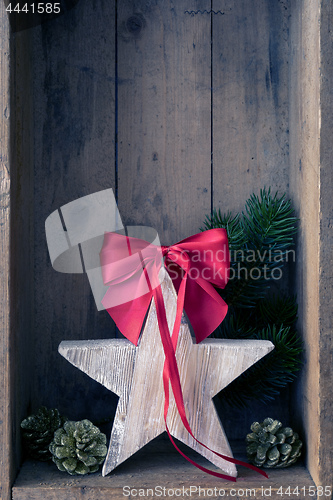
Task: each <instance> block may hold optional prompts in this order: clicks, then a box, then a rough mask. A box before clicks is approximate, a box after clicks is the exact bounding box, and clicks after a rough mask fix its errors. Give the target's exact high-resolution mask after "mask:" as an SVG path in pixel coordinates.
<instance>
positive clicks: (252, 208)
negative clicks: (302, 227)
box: [204, 188, 297, 308]
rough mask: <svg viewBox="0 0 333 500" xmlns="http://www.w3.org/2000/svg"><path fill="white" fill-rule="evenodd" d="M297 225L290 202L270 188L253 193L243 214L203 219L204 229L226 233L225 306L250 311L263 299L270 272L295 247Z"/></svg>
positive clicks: (218, 215)
mask: <svg viewBox="0 0 333 500" xmlns="http://www.w3.org/2000/svg"><path fill="white" fill-rule="evenodd" d="M296 223H297V218H296V217H295V216H294V210H293V207H292V205H291V201H290V200H288V199H287V198H286V195H285V194H284V195H282V196H280V197H279V196H278V193H275V195H274V196H272V194H271V190H270V188H269V189H268V190H266V189H262V190H261V191H260V196H256V195H254V194H253V195H252V196H251V197H250V198H249V199H248V200H247V202H246V204H245V212H242V214H238V215H236V216H235V217H232V215H231V214H230V213H228V214H227V215H222V214H221V211H220V210H218V211H217V210H214V211H213V213H212V215H211V216H206V219H205V221H204V229H212V228H218V227H223V228H225V229H226V231H227V234H228V239H229V251H230V268H231V270H230V280H229V282H228V284H227V286H226V287H225V289H224V290H223V291H222V296H223V298H224V299H225V301H226V302H227V304H229V305H234V306H235V307H237V308H252V307H255V306H256V303H257V301H258V299H262V298H264V297H265V296H266V292H267V290H268V288H269V281H270V278H272V272H273V271H274V270H275V269H279V268H281V267H282V266H283V264H284V262H285V261H286V258H287V253H288V251H289V249H290V247H291V246H292V245H293V244H294V241H293V236H294V234H295V232H296V231H297V227H296ZM273 277H274V276H273Z"/></svg>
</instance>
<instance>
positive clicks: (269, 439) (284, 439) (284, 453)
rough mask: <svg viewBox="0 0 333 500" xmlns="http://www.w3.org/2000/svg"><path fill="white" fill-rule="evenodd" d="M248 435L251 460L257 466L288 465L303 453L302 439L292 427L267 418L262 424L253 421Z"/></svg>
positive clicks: (247, 441)
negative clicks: (283, 425)
mask: <svg viewBox="0 0 333 500" xmlns="http://www.w3.org/2000/svg"><path fill="white" fill-rule="evenodd" d="M251 431H252V433H251V434H248V435H247V436H246V443H247V447H246V451H247V456H248V460H249V462H251V463H252V464H254V465H256V466H257V467H267V468H272V467H274V468H280V467H288V466H289V465H292V464H293V463H295V462H296V460H297V458H298V457H299V456H300V455H301V447H302V441H301V440H300V439H299V437H298V434H297V433H296V432H294V431H293V430H292V429H291V428H290V427H282V424H281V422H279V421H278V420H273V419H272V418H266V419H265V420H264V421H263V422H262V423H261V424H259V422H253V424H252V425H251Z"/></svg>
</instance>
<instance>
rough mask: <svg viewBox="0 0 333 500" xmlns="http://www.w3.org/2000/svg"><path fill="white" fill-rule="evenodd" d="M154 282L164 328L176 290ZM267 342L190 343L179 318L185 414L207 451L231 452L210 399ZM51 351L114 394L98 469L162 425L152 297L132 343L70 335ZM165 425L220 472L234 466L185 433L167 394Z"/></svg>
mask: <svg viewBox="0 0 333 500" xmlns="http://www.w3.org/2000/svg"><path fill="white" fill-rule="evenodd" d="M161 287H162V293H163V298H164V303H165V309H166V314H167V320H168V325H169V329H170V330H171V331H172V327H173V324H174V321H175V317H176V310H177V294H176V292H175V289H174V287H173V284H172V281H171V278H170V277H169V275H168V274H167V273H166V274H165V277H164V280H163V282H162V284H161ZM273 348H274V346H273V344H272V343H271V342H269V341H259V340H257V341H256V340H252V341H249V340H227V339H224V340H219V339H206V340H205V341H203V342H201V343H200V344H198V345H194V344H193V340H192V337H191V333H190V329H189V325H188V322H187V320H186V319H185V316H183V317H182V324H181V328H180V332H179V339H178V344H177V350H176V358H177V364H178V369H179V375H180V381H181V385H182V390H183V394H184V402H185V407H186V411H187V417H188V421H189V423H190V426H191V429H192V431H193V433H194V435H195V437H196V438H197V439H198V440H199V441H201V442H203V443H204V444H205V445H206V446H208V447H209V448H210V449H214V450H215V451H216V452H218V453H220V454H222V455H227V456H231V457H232V452H231V449H230V447H229V443H228V441H227V438H226V436H225V433H224V431H223V427H222V426H221V423H220V421H219V417H218V415H217V413H216V410H215V407H214V405H213V402H212V398H213V397H214V396H215V395H216V394H217V393H218V392H219V391H221V390H222V389H224V387H226V386H227V385H228V384H229V383H230V382H231V381H232V380H234V379H235V378H236V377H238V376H239V375H240V374H241V373H243V372H244V371H245V370H246V369H247V368H249V367H250V366H251V365H252V364H254V363H255V362H257V361H259V359H260V358H262V357H263V356H265V355H266V354H267V353H268V352H270V351H271V350H272V349H273ZM59 352H60V354H61V355H62V356H64V357H65V358H66V359H67V360H68V361H70V362H71V363H72V364H73V365H74V366H76V367H77V368H79V369H80V370H82V371H84V372H85V373H87V374H88V375H89V376H90V377H92V378H93V379H94V380H97V381H98V382H100V383H101V384H103V385H104V386H105V387H107V388H108V389H109V390H111V391H112V392H114V393H116V394H117V395H118V396H119V397H120V399H119V403H118V407H117V412H116V416H115V420H114V423H113V428H112V433H111V439H110V444H109V450H108V455H107V457H106V460H105V462H104V466H103V475H107V474H108V473H109V472H111V471H112V470H113V469H114V468H115V467H117V466H118V465H119V464H121V463H122V462H124V461H125V460H126V459H127V458H129V457H130V456H131V455H133V454H134V453H136V452H137V451H138V450H139V449H140V448H142V447H143V446H144V445H146V444H147V443H148V442H150V441H151V440H152V439H154V438H155V437H157V436H158V435H160V434H161V433H162V432H164V431H165V422H164V417H163V407H164V391H163V380H162V374H163V365H164V360H165V355H164V351H163V346H162V342H161V338H160V333H159V326H158V321H157V314H156V308H155V304H154V303H152V304H151V306H150V311H149V313H148V317H147V322H146V325H145V327H144V330H143V332H142V335H141V339H140V342H139V345H138V347H135V346H134V345H133V344H131V343H130V342H129V341H128V340H123V339H111V340H104V341H103V340H101V341H88V342H82V341H81V342H75V341H72V342H62V343H61V344H60V346H59ZM167 424H168V427H169V430H170V433H171V435H172V436H174V437H175V438H177V439H179V440H180V441H182V442H183V443H185V444H186V445H188V446H190V447H191V448H193V449H194V450H195V451H197V452H198V453H200V454H201V455H203V456H204V457H205V458H207V459H208V460H209V461H210V462H212V463H213V464H215V465H216V466H217V467H219V468H220V469H221V470H222V471H224V472H225V473H227V474H228V475H231V476H236V475H237V470H236V467H235V465H234V464H231V463H230V462H228V461H226V460H224V459H222V458H220V457H218V456H217V455H215V454H214V453H213V452H211V451H210V450H207V449H206V448H204V447H203V446H202V445H200V444H199V443H198V442H197V441H195V440H194V439H193V438H192V437H191V436H190V434H189V433H188V432H187V431H186V429H185V428H184V426H183V424H182V422H181V419H180V416H179V413H178V411H177V407H176V404H175V401H174V397H173V395H172V397H171V398H170V407H169V412H168V418H167Z"/></svg>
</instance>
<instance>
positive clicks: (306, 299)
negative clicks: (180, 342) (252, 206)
mask: <svg viewBox="0 0 333 500" xmlns="http://www.w3.org/2000/svg"><path fill="white" fill-rule="evenodd" d="M319 3H320V2H318V1H317V0H309V1H306V2H293V3H292V10H291V15H292V17H291V21H292V22H291V41H292V44H291V60H290V64H291V74H290V162H291V168H290V191H291V194H292V196H293V200H294V203H295V206H296V209H297V211H298V213H299V214H300V219H301V220H300V231H299V237H298V241H297V260H296V271H295V292H296V293H297V297H298V307H299V309H298V311H299V318H300V319H299V329H300V331H301V332H302V336H303V340H304V358H305V359H306V369H304V370H303V371H302V373H301V374H300V377H298V380H297V382H296V384H295V387H294V391H295V394H296V397H297V408H295V412H294V418H295V419H297V420H298V425H300V426H301V427H302V428H303V429H304V430H303V432H304V436H305V439H306V442H307V457H306V463H307V466H308V468H309V470H310V472H311V474H312V476H313V478H314V480H315V481H316V482H317V484H320V483H319V481H320V479H319V461H320V457H325V456H329V453H330V451H326V450H325V448H326V445H327V446H328V449H327V450H329V449H330V445H329V435H328V434H327V435H326V434H325V436H324V441H325V443H322V448H321V450H320V451H319V449H320V448H319V441H320V419H321V416H320V414H321V412H320V411H319V408H320V400H319V398H320V392H321V388H320V377H319V372H320V366H319V356H320V347H319V346H320V332H319V318H320V309H319V308H320V299H319V284H320V275H319V273H320V261H319V252H320V233H319V229H318V228H319V226H320V210H321V207H320V188H319V185H320V128H321V125H320V122H321V118H320V114H321V111H320V85H321V84H320V72H321V69H320V66H321V61H320V31H319V30H320V21H319V18H320V9H319ZM310 61H311V64H310ZM325 105H326V104H325ZM330 197H331V194H330ZM315 228H317V229H315ZM329 315H330V313H328V316H329ZM324 351H325V352H326V353H329V352H330V350H329V349H328V345H326V346H325V348H324ZM329 370H331V364H330V365H329ZM296 397H295V399H296ZM314 430H315V431H314ZM328 474H329V477H330V481H332V467H330V468H329V472H328ZM321 484H324V483H321Z"/></svg>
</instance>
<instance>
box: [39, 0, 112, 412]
mask: <svg viewBox="0 0 333 500" xmlns="http://www.w3.org/2000/svg"><path fill="white" fill-rule="evenodd" d="M33 32H34V33H33V35H34V40H33V41H34V95H35V110H34V116H35V120H34V127H35V130H34V136H35V202H34V220H35V228H34V230H35V261H34V264H35V283H34V287H35V335H34V349H35V352H34V355H35V369H34V374H33V377H34V378H33V382H32V385H33V387H34V391H33V395H32V401H31V409H32V410H36V409H37V408H38V407H39V406H40V405H41V404H44V405H46V406H48V407H58V408H59V409H60V410H61V411H62V413H63V414H66V415H70V416H71V418H73V419H80V418H81V417H82V418H83V416H87V418H90V419H92V420H94V419H95V420H100V419H101V418H103V417H104V418H105V415H101V411H102V410H101V406H100V405H99V404H98V402H97V401H96V404H95V405H93V406H92V407H91V408H90V410H89V408H87V407H86V406H85V405H82V404H81V403H80V401H83V399H85V398H83V399H82V395H83V394H82V392H83V393H85V394H86V395H88V394H89V395H90V397H93V396H92V394H93V393H92V392H91V391H92V390H93V391H96V388H95V389H93V388H94V384H93V383H92V382H91V381H90V380H89V379H86V380H85V378H84V376H83V375H82V374H81V373H79V372H77V373H76V374H74V375H73V378H71V377H70V376H69V372H68V366H67V364H66V363H64V362H63V360H62V359H61V357H59V355H58V353H57V346H58V344H59V342H60V341H61V340H62V339H64V338H69V339H70V338H81V339H84V338H93V337H94V335H95V336H96V338H103V337H112V336H114V332H115V329H114V324H113V322H112V320H111V318H110V317H109V315H108V314H107V312H106V311H101V312H97V309H96V306H95V303H94V299H93V295H92V293H91V290H90V286H89V283H88V279H87V276H85V275H83V274H82V275H71V274H61V273H56V272H55V271H54V270H53V269H52V266H51V262H50V260H49V256H48V251H47V245H46V238H45V220H46V218H47V217H48V216H49V215H50V214H51V213H52V212H53V211H54V210H56V209H59V208H60V207H61V206H63V205H64V204H66V203H68V202H70V201H73V200H75V199H77V198H80V197H82V196H85V195H88V194H92V193H94V192H97V191H100V190H103V189H107V188H110V187H111V188H113V189H114V187H115V1H114V0H101V1H98V2H91V1H87V0H80V1H79V2H78V4H77V6H76V7H75V8H73V9H72V10H70V11H69V12H67V13H66V14H64V15H63V16H61V17H60V18H59V19H57V20H55V21H52V22H48V23H45V24H43V25H42V26H40V27H36V28H34V30H33ZM68 380H70V384H68ZM68 385H69V387H68V391H69V392H68V393H67V394H68V396H69V397H68V399H67V398H63V394H64V387H65V386H68ZM101 391H102V388H101ZM105 392H106V391H105ZM99 396H100V398H101V399H102V397H103V391H102V392H101V393H100V394H99ZM89 411H90V412H89ZM112 411H113V408H112V405H111V408H110V409H109V411H108V415H109V414H112Z"/></svg>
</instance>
